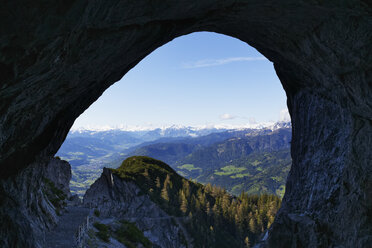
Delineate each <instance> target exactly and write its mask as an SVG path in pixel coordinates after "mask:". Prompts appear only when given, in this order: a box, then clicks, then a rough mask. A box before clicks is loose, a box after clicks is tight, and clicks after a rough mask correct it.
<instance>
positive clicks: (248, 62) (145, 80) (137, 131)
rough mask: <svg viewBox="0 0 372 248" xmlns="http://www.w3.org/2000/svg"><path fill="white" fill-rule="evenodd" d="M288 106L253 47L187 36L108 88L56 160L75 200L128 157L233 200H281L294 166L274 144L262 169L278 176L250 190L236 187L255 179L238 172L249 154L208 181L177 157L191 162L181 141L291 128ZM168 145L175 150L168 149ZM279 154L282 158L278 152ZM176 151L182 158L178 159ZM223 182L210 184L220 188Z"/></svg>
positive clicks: (267, 63)
mask: <svg viewBox="0 0 372 248" xmlns="http://www.w3.org/2000/svg"><path fill="white" fill-rule="evenodd" d="M285 101H286V96H285V93H284V90H283V89H282V86H281V83H280V81H279V79H278V78H277V76H276V74H275V70H274V68H273V65H272V63H271V62H270V61H268V60H267V59H266V58H265V57H263V56H262V55H261V54H260V53H259V52H258V51H256V50H255V49H254V48H253V47H250V46H249V45H247V44H246V43H245V42H242V41H240V40H237V39H235V38H232V37H231V36H226V35H222V34H217V33H212V32H196V33H191V34H188V35H185V36H181V37H179V38H176V39H175V40H173V41H171V42H169V43H167V44H165V45H163V46H162V47H160V48H158V49H157V50H155V51H154V52H153V53H151V54H150V55H148V56H147V57H146V58H144V59H143V60H142V61H141V62H140V63H139V64H138V65H136V66H135V67H134V68H133V69H132V70H131V71H130V72H128V73H127V74H126V75H125V76H124V77H123V78H122V79H121V80H120V81H118V82H117V83H115V84H114V85H113V86H111V87H110V88H109V89H108V90H107V91H106V92H105V93H104V94H103V95H102V96H101V97H100V98H99V99H98V100H97V101H96V102H95V103H93V104H92V105H91V107H90V108H88V109H87V110H86V111H85V112H84V113H83V114H82V115H81V116H80V117H79V118H78V119H77V120H76V121H75V123H74V126H73V127H72V129H71V130H70V132H69V134H68V136H67V138H66V140H65V142H64V143H63V144H62V146H61V148H60V149H59V151H58V152H57V154H56V156H59V157H61V158H62V159H64V160H67V161H69V163H70V164H71V166H72V172H73V173H72V179H71V183H70V187H71V191H72V193H73V194H78V195H79V196H83V194H84V193H85V190H86V189H87V188H88V187H89V186H90V185H91V184H92V183H93V182H94V181H95V180H96V179H97V178H98V177H99V175H100V174H101V173H102V168H103V167H109V168H116V167H118V166H119V165H120V163H121V161H122V160H123V159H124V158H126V157H128V156H129V155H148V156H152V157H154V158H155V159H159V160H165V162H167V163H169V164H170V165H171V166H172V167H173V168H174V169H175V170H176V171H178V172H179V173H181V175H183V176H186V177H188V178H190V179H191V178H193V179H195V178H198V177H199V178H200V176H203V177H204V178H207V177H209V178H211V177H217V178H218V177H221V178H222V177H226V178H228V179H229V180H231V181H236V182H235V183H234V182H233V183H232V186H231V185H230V187H229V189H228V191H230V192H231V193H233V194H235V195H239V194H240V193H241V192H242V191H243V190H244V191H245V192H250V193H264V192H265V191H266V192H267V193H272V194H277V195H279V196H280V197H283V195H284V192H285V181H286V176H287V173H288V171H289V169H290V163H291V158H290V149H289V146H290V145H286V144H285V142H287V143H289V142H288V141H284V140H282V144H281V145H279V144H276V145H277V146H278V147H276V148H273V149H272V151H274V150H275V149H276V150H278V151H277V152H278V153H277V154H275V156H277V157H275V156H274V157H275V159H273V160H272V161H270V163H268V164H266V165H265V166H272V167H271V168H270V169H271V170H272V171H271V173H276V174H272V175H271V174H270V173H269V174H270V175H267V176H266V177H267V178H264V177H265V176H264V175H262V176H261V177H260V178H259V179H258V180H256V181H255V182H254V183H252V185H251V186H250V187H245V186H242V184H244V183H242V182H240V183H238V181H243V180H242V179H244V178H246V177H247V176H248V175H250V174H252V173H253V172H252V171H251V172H248V169H246V168H244V166H242V164H244V162H242V160H243V157H244V156H247V155H248V154H244V156H243V155H241V156H240V157H238V155H235V156H237V157H233V158H232V159H230V160H233V159H235V160H234V162H236V163H239V165H234V164H229V162H230V161H229V162H227V161H225V164H224V166H222V165H221V166H220V167H219V168H214V169H213V170H212V169H211V170H212V171H214V172H213V173H211V172H209V173H210V174H209V175H207V174H206V175H198V174H197V173H196V172H199V171H205V169H204V170H201V168H200V167H198V166H195V165H193V166H192V168H191V167H190V166H191V165H192V164H191V165H190V164H188V163H186V162H183V164H180V163H182V157H181V156H184V157H185V156H187V155H189V154H191V150H190V144H185V142H186V143H187V142H189V143H190V141H186V139H189V138H191V137H195V136H198V137H199V139H201V136H206V135H210V134H212V133H222V132H228V130H229V132H231V131H232V130H235V131H236V132H237V134H236V136H235V137H234V136H226V139H225V140H227V139H231V138H238V136H239V137H240V136H241V133H238V130H242V129H248V128H249V129H252V128H253V129H257V128H272V126H273V125H274V124H275V123H276V122H283V123H284V122H286V123H288V122H289V123H290V117H289V114H288V110H287V107H286V102H285ZM127 106H128V107H127ZM123 123H125V124H126V125H123ZM286 127H288V125H286ZM249 132H250V131H249ZM247 135H248V131H247ZM285 135H287V136H288V134H285ZM287 136H285V137H286V138H287ZM181 138H183V139H185V141H183V143H182V142H181V141H179V139H181ZM289 139H290V137H289ZM156 140H158V143H164V142H168V143H169V147H167V148H165V147H164V146H163V147H155V145H154V144H155V143H156V142H157V141H156ZM225 140H223V139H219V138H216V140H215V143H216V144H217V143H218V142H220V143H221V144H220V145H226V144H223V142H224V141H225ZM172 142H173V143H174V142H178V145H177V146H175V147H171V144H172ZM201 142H202V141H201ZM276 142H278V141H276ZM181 143H182V145H184V147H181V145H180V144H181ZM207 143H208V145H209V146H211V145H212V143H211V142H207ZM150 144H151V145H152V147H151V146H150V147H149V145H150ZM199 145H200V144H199ZM230 145H231V144H230ZM266 145H267V144H266ZM281 146H283V147H282V148H283V150H285V151H284V152H283V151H279V150H281ZM141 149H142V150H141ZM144 149H145V150H146V149H155V150H156V149H158V150H157V152H158V154H156V153H155V152H150V151H149V150H146V152H147V153H146V152H144V151H143V150H144ZM162 149H169V151H168V152H171V153H173V155H174V156H173V157H172V156H171V155H169V154H164V153H166V151H164V150H163V151H162ZM177 149H180V150H179V152H180V154H175V153H177ZM182 149H184V150H182ZM241 149H245V148H244V147H241ZM270 149H271V148H270ZM272 151H270V152H272ZM188 152H189V153H188ZM260 156H261V157H260ZM280 156H284V158H285V161H286V163H285V164H283V163H282V162H279V160H281V159H282V158H280ZM253 157H254V156H251V157H250V158H249V159H250V162H253V161H255V160H257V159H258V160H259V159H262V160H265V159H266V160H267V156H266V155H263V154H261V155H258V154H257V156H256V157H257V158H255V159H253ZM238 159H240V161H238ZM245 159H247V158H245ZM179 160H181V161H179ZM251 160H252V161H251ZM275 162H276V163H278V164H279V166H280V167H281V168H280V169H279V170H278V169H275V166H273V165H274V164H275ZM254 163H255V165H256V164H257V161H256V162H254ZM262 168H263V167H262ZM262 168H261V167H260V166H258V167H257V169H260V170H262ZM254 173H257V171H256V172H254ZM213 174H214V176H213ZM225 180H226V179H225ZM260 180H261V181H260ZM221 181H222V182H223V179H218V180H212V181H211V182H210V183H212V184H216V185H219V184H221ZM204 182H205V183H206V181H204ZM229 184H230V183H229ZM268 185H270V186H268ZM273 185H274V186H273ZM220 186H224V185H220ZM268 188H270V189H268Z"/></svg>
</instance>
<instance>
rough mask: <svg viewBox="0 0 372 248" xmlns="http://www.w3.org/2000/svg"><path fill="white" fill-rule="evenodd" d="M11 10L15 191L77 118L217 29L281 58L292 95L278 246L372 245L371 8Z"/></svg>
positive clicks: (218, 3) (133, 4)
mask: <svg viewBox="0 0 372 248" xmlns="http://www.w3.org/2000/svg"><path fill="white" fill-rule="evenodd" d="M0 11H1V15H0V27H1V28H0V74H1V85H0V154H1V156H0V175H1V177H2V178H3V179H4V180H5V181H4V182H3V183H2V185H3V187H5V189H3V192H9V191H11V188H12V186H11V185H10V181H12V180H14V179H9V178H11V177H13V178H19V177H22V175H24V173H27V172H23V171H24V170H26V168H29V167H30V166H31V164H33V165H35V163H38V162H37V161H41V160H43V159H44V158H46V157H51V156H52V155H53V154H55V153H56V151H57V150H58V148H59V147H60V145H61V144H62V142H63V140H64V138H65V137H66V135H67V132H68V130H69V129H70V127H71V126H72V124H73V122H74V120H75V119H76V118H77V117H78V116H79V115H80V114H81V113H82V112H83V111H84V110H85V109H87V108H88V106H89V105H90V104H92V103H93V102H94V101H95V100H96V99H97V98H98V97H99V96H100V95H101V94H102V93H103V92H104V90H105V89H107V88H108V87H109V86H110V85H112V84H113V83H114V82H116V81H118V80H119V79H120V78H121V77H122V76H123V75H124V74H125V73H126V72H128V71H129V70H130V69H131V68H133V67H134V66H135V65H136V64H137V63H138V62H139V61H140V60H141V59H142V58H144V57H145V56H146V55H148V54H149V53H150V52H152V51H153V50H154V49H156V48H158V47H160V46H161V45H163V44H165V43H166V42H168V41H170V40H172V39H174V38H176V37H178V36H181V35H184V34H188V33H191V32H196V31H213V32H219V33H222V34H226V35H230V36H233V37H236V38H238V39H240V40H242V41H244V42H246V43H248V44H250V45H252V46H253V47H255V48H256V49H258V50H259V51H260V52H261V53H262V54H263V55H264V56H266V57H267V58H268V59H269V60H271V61H272V62H273V63H274V67H275V70H276V72H277V75H278V77H279V78H280V80H281V82H282V85H283V87H284V89H285V91H286V94H287V97H288V108H289V111H290V114H291V117H292V124H293V139H292V157H293V166H292V169H291V172H290V174H289V177H288V184H287V191H286V195H285V197H284V201H283V205H282V210H281V211H280V212H279V214H278V216H277V220H276V222H275V224H274V225H273V228H272V230H271V232H270V234H269V237H268V243H269V244H276V245H277V246H278V244H280V242H279V241H282V240H285V242H283V244H285V245H283V247H288V246H289V244H290V246H291V247H302V246H309V247H315V246H316V245H317V244H320V245H323V246H339V247H340V246H345V247H351V246H353V247H365V246H368V245H369V244H370V243H371V239H372V237H371V233H372V226H371V223H372V221H371V211H372V210H371V209H372V201H371V199H372V197H371V192H372V182H371V178H372V170H371V161H372V157H371V156H372V155H371V151H370V147H372V98H371V95H372V86H371V82H372V73H371V65H372V56H371V54H372V42H371V41H372V33H371V30H372V21H371V20H372V17H371V16H372V15H371V13H372V5H371V3H370V1H367V0H350V1H333V0H332V1H331V0H323V1H313V0H281V1H274V0H249V1H246V0H237V1H236V0H213V1H212V0H200V1H186V0H180V1H170V0H164V1H157V2H154V1H150V0H141V1H127V0H119V1H99V0H97V1H86V0H76V1H53V2H48V1H40V0H35V1H33V2H32V4H29V3H28V2H27V1H22V0H15V1H4V2H3V3H2V5H1V10H0ZM31 189H33V190H35V192H36V191H37V189H35V188H33V187H28V188H26V187H25V188H24V190H25V192H24V194H28V195H29V196H28V197H31V195H32V194H34V193H35V192H33V193H32V192H30V191H28V190H31ZM5 194H6V193H2V198H4V197H6V196H5ZM7 204H11V203H10V202H9V203H7ZM3 214H7V213H3ZM37 214H38V213H37ZM5 216H6V215H4V216H3V218H5ZM293 216H295V217H293ZM301 218H302V220H301ZM27 221H28V220H27V219H25V222H27ZM301 223H313V224H301ZM29 224H30V223H29ZM20 231H21V230H19V232H20ZM15 232H16V230H15ZM305 232H306V233H305ZM17 242H25V241H17ZM279 246H280V245H279Z"/></svg>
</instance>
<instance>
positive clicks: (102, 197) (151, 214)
mask: <svg viewBox="0 0 372 248" xmlns="http://www.w3.org/2000/svg"><path fill="white" fill-rule="evenodd" d="M84 204H85V205H86V206H90V207H94V208H96V209H97V210H98V211H99V213H100V217H101V218H102V219H105V218H107V219H112V220H110V221H109V223H110V224H114V223H115V222H118V221H121V220H129V221H131V222H134V223H136V225H137V226H138V228H139V229H140V230H142V231H143V232H144V234H145V236H146V237H147V238H148V239H149V240H150V241H151V242H152V243H153V244H155V245H157V246H156V247H164V248H173V247H180V248H186V247H190V246H187V242H186V243H185V240H186V238H185V236H187V235H188V234H186V233H184V232H186V231H185V230H184V227H183V226H182V224H180V223H178V221H176V219H175V218H173V217H172V216H170V215H168V214H167V213H166V212H164V211H163V210H162V209H161V208H160V207H159V206H158V205H157V204H155V203H154V202H153V201H151V199H150V197H149V196H148V195H146V194H143V193H142V192H141V189H140V188H139V187H138V186H137V185H136V184H135V183H133V182H127V181H124V180H122V179H121V178H120V177H118V176H117V175H115V174H113V173H112V171H111V170H110V169H107V168H104V169H103V172H102V175H101V177H100V178H98V179H97V180H96V181H95V182H94V184H92V186H91V187H90V188H89V189H88V190H87V192H86V193H85V195H84ZM106 223H107V220H106ZM189 245H191V244H189Z"/></svg>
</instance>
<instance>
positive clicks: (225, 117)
mask: <svg viewBox="0 0 372 248" xmlns="http://www.w3.org/2000/svg"><path fill="white" fill-rule="evenodd" d="M236 117H237V116H235V115H231V114H223V115H220V119H221V120H232V119H235V118H236Z"/></svg>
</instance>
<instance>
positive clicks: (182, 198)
mask: <svg viewBox="0 0 372 248" xmlns="http://www.w3.org/2000/svg"><path fill="white" fill-rule="evenodd" d="M179 200H180V210H181V211H182V213H184V214H186V212H187V205H188V204H187V199H186V196H185V193H184V192H183V190H180V193H179Z"/></svg>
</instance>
